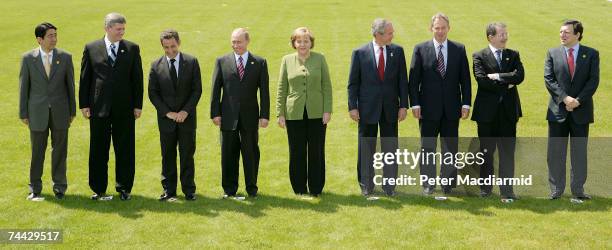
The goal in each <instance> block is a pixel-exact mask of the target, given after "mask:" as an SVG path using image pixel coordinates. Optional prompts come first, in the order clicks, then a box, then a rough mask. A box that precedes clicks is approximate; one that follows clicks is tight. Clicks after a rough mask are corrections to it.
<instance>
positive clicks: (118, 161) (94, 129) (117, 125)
mask: <svg viewBox="0 0 612 250" xmlns="http://www.w3.org/2000/svg"><path fill="white" fill-rule="evenodd" d="M134 125H135V119H134V117H129V116H127V117H126V116H117V115H113V114H111V115H110V116H109V117H93V116H92V117H91V118H90V120H89V130H90V133H91V135H90V140H89V187H90V188H91V190H92V191H94V192H95V193H97V194H102V193H106V187H107V185H108V151H109V150H110V143H111V138H112V142H113V148H114V150H115V180H116V183H115V190H116V191H117V192H121V191H123V192H128V193H130V192H132V186H133V184H134V172H135V159H134V158H135V149H134V145H135V135H134V132H135V131H134V130H135V128H134Z"/></svg>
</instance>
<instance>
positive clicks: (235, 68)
mask: <svg viewBox="0 0 612 250" xmlns="http://www.w3.org/2000/svg"><path fill="white" fill-rule="evenodd" d="M225 60H226V63H228V64H229V67H230V71H231V72H230V73H232V74H233V75H235V76H236V78H237V79H238V80H240V75H238V66H237V65H236V63H237V62H236V56H235V54H234V53H233V52H232V53H230V54H229V55H227V57H226V58H225Z"/></svg>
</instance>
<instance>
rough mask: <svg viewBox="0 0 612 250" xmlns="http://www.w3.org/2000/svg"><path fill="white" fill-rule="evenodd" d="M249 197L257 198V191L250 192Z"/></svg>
mask: <svg viewBox="0 0 612 250" xmlns="http://www.w3.org/2000/svg"><path fill="white" fill-rule="evenodd" d="M249 198H257V193H253V194H249Z"/></svg>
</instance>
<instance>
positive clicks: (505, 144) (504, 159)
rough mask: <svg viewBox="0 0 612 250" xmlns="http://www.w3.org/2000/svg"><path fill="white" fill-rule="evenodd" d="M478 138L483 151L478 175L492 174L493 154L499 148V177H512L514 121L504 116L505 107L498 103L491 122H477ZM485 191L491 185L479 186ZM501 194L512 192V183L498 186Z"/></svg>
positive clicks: (514, 137)
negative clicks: (482, 160)
mask: <svg viewBox="0 0 612 250" xmlns="http://www.w3.org/2000/svg"><path fill="white" fill-rule="evenodd" d="M478 138H479V140H480V152H484V160H485V161H484V164H482V166H480V177H481V178H487V177H489V176H490V175H494V174H495V171H494V168H493V156H494V154H495V151H496V149H499V151H498V152H499V170H498V171H499V177H501V178H512V177H514V153H515V150H516V122H515V121H511V120H510V119H508V118H507V117H506V112H505V109H504V108H503V106H502V105H498V108H497V113H496V115H495V118H494V119H493V121H491V122H478ZM480 189H481V190H482V191H485V192H491V190H492V189H493V187H492V186H491V185H483V186H480ZM499 191H500V194H501V195H502V196H510V195H513V194H514V191H513V188H512V185H501V186H500V187H499Z"/></svg>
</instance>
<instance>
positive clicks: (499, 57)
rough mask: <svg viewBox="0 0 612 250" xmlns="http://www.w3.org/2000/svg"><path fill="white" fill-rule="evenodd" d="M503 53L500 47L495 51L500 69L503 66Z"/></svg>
mask: <svg viewBox="0 0 612 250" xmlns="http://www.w3.org/2000/svg"><path fill="white" fill-rule="evenodd" d="M501 53H502V51H501V50H500V49H498V50H496V51H495V61H497V66H499V69H501V68H502V66H501V60H502V56H501Z"/></svg>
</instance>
